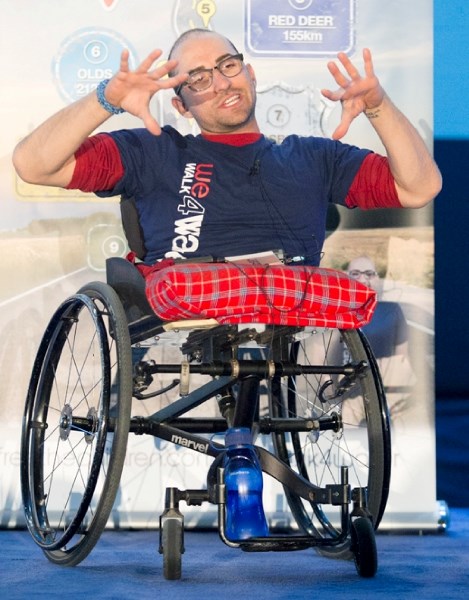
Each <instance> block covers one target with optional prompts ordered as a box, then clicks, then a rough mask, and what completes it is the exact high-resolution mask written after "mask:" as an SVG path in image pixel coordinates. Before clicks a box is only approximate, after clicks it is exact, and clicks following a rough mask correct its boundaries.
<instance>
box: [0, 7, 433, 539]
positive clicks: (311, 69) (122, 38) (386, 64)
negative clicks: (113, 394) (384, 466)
mask: <svg viewBox="0 0 469 600" xmlns="http://www.w3.org/2000/svg"><path fill="white" fill-rule="evenodd" d="M17 4H18V3H17V1H15V0H0V11H1V14H2V20H1V24H0V29H1V36H0V44H1V49H2V53H3V56H8V57H9V60H8V61H5V65H4V73H3V77H2V103H1V105H0V115H1V117H2V123H3V124H4V127H3V132H2V137H1V139H0V194H1V195H0V198H1V199H0V202H1V203H2V227H1V230H0V246H1V249H2V256H3V261H2V264H1V266H0V280H1V286H0V305H1V307H2V311H1V314H0V331H1V338H2V347H1V350H0V352H1V362H0V364H1V365H2V367H1V371H0V392H1V395H0V430H1V438H0V439H1V442H0V464H1V468H2V487H1V488H0V523H1V524H2V526H5V527H15V526H19V525H22V524H23V515H22V507H21V498H20V490H19V482H18V469H19V447H20V430H21V419H22V412H23V407H24V401H25V396H26V391H27V387H28V381H29V376H30V372H31V368H32V364H33V361H34V357H35V353H36V350H37V347H38V344H39V341H40V339H41V336H42V334H43V332H44V329H45V327H46V325H47V322H48V320H49V318H50V316H51V314H52V312H53V311H54V310H55V308H56V307H57V306H58V305H59V304H60V303H61V302H62V300H63V299H64V298H66V297H67V296H69V295H71V294H73V293H75V292H76V291H77V289H78V288H79V287H80V286H81V285H83V284H84V283H87V282H89V281H95V280H102V281H103V280H104V279H105V273H104V269H105V261H106V258H109V257H112V256H124V255H125V254H126V252H127V243H126V239H125V236H124V234H123V231H122V227H121V223H120V213H119V204H118V198H112V199H109V200H103V199H100V198H98V197H96V196H94V195H92V194H85V193H82V192H79V191H68V190H62V189H55V188H45V187H41V186H35V185H30V184H26V183H25V182H23V181H21V180H20V179H19V178H18V177H17V175H16V174H15V172H14V170H13V167H12V162H11V158H12V150H13V148H14V146H15V145H16V144H17V143H18V141H19V140H20V139H21V138H22V137H23V136H25V135H26V134H27V133H28V132H29V131H31V130H32V129H33V128H34V127H36V126H37V125H39V124H40V123H41V122H42V121H43V120H44V119H45V118H47V117H48V116H49V115H51V114H52V113H53V112H55V111H57V110H59V109H61V108H63V107H64V106H67V105H68V104H70V103H72V102H74V101H75V100H77V99H79V98H81V97H83V96H85V95H86V94H87V93H89V92H91V91H92V90H94V89H95V88H96V87H97V85H98V84H99V82H100V81H102V80H103V79H105V78H109V77H111V76H112V74H113V73H114V72H115V71H116V70H117V69H118V67H119V59H120V54H121V51H122V50H123V49H124V48H127V49H128V50H129V53H130V59H129V60H130V65H131V67H135V66H136V65H137V64H139V62H140V61H141V60H142V59H143V58H144V57H145V56H146V55H147V54H148V53H149V52H150V51H151V50H153V49H154V48H155V47H159V48H162V49H163V51H164V55H166V53H167V52H168V51H169V49H170V47H171V45H172V43H173V42H174V40H175V39H176V38H177V37H178V35H180V34H181V33H182V32H183V31H185V30H187V29H190V28H194V27H203V28H207V29H211V30H215V31H218V32H221V33H223V34H224V35H226V36H227V37H228V38H230V39H231V40H232V41H233V43H234V44H235V45H236V46H237V48H239V50H240V51H241V52H243V53H244V57H245V61H246V62H248V63H251V64H252V65H253V67H254V69H255V71H256V76H257V85H258V90H257V91H258V99H257V115H258V122H259V125H260V128H261V131H262V132H263V133H264V135H265V136H266V137H268V138H270V139H272V140H273V141H274V142H277V143H281V142H282V140H283V139H284V138H285V137H286V136H288V135H290V134H292V133H296V134H300V135H305V136H310V135H311V136H320V137H329V136H330V135H331V134H332V132H333V131H334V129H335V126H336V124H337V122H338V118H339V115H340V107H338V106H337V105H335V104H333V103H331V102H330V101H328V100H326V99H325V98H324V97H323V96H322V94H321V92H320V90H321V89H323V88H329V87H331V85H332V83H333V81H332V80H331V76H330V74H329V72H328V70H327V67H326V64H327V61H329V60H332V59H334V58H335V57H336V55H337V53H338V52H345V53H347V54H348V55H349V56H350V57H351V58H352V59H353V60H354V61H355V62H356V63H357V64H361V52H362V50H363V48H364V47H369V48H370V49H371V51H372V53H373V59H374V66H375V70H376V72H377V74H378V76H379V77H380V80H381V82H382V84H383V87H384V88H385V89H386V91H387V93H388V94H389V96H390V97H391V99H392V100H393V101H394V102H395V104H396V105H397V106H398V107H399V108H400V109H401V110H402V111H403V112H404V114H406V115H407V116H408V117H409V119H410V120H411V121H412V122H413V123H414V124H415V126H416V127H417V129H418V130H419V132H420V134H421V135H422V136H423V138H424V139H425V141H426V143H427V144H428V146H429V147H430V148H431V146H432V129H433V127H432V123H433V106H432V97H433V88H432V86H433V81H432V72H433V44H432V31H433V22H432V18H433V10H432V8H433V7H432V2H428V1H427V0H415V1H414V2H412V3H410V4H409V3H408V2H406V1H404V0H396V1H395V2H393V3H384V4H383V3H382V2H381V1H380V0H371V1H369V0H368V1H366V2H365V1H364V0H344V1H343V2H337V1H334V0H270V1H269V2H265V1H263V0H242V1H241V0H239V1H237V2H232V1H231V0H166V1H165V2H156V3H155V2H154V0H87V1H86V2H81V3H77V2H74V1H73V0H62V1H61V2H55V1H52V0H37V2H35V3H34V10H33V9H31V10H30V11H26V10H24V11H18V10H16V8H17ZM52 16H53V18H51V17H52ZM18 32H21V35H18ZM24 39H28V40H29V43H28V44H27V45H25V44H24V43H23V40H24ZM31 47H32V48H34V52H31V51H30V48H31ZM19 66H20V68H19ZM151 108H152V111H153V113H154V115H155V117H156V118H157V119H158V120H159V122H160V124H161V125H173V126H174V127H176V128H177V129H178V130H179V131H180V132H181V133H182V134H188V133H192V134H197V133H198V131H197V127H196V125H195V123H194V122H192V121H188V120H186V119H183V118H182V117H181V116H180V115H179V114H178V113H176V112H175V110H174V109H173V107H172V105H171V92H163V93H160V94H157V96H155V98H154V99H153V100H152V103H151ZM140 126H141V123H140V122H139V120H138V119H136V118H134V117H131V116H129V115H126V114H124V115H120V116H118V117H115V118H112V119H110V120H109V121H107V122H106V123H105V124H104V125H103V127H102V128H101V131H109V130H111V129H120V128H127V127H129V128H130V127H140ZM343 141H345V142H347V143H351V144H355V145H357V146H361V147H367V148H370V149H371V150H375V151H377V152H381V151H382V146H381V144H380V141H379V139H378V138H377V136H376V134H375V132H374V131H373V129H372V127H370V125H369V123H368V122H367V120H366V119H365V118H364V117H363V118H359V119H357V120H356V121H355V122H354V123H353V125H352V127H351V130H350V131H349V133H348V134H347V136H346V137H345V138H344V140H343ZM321 265H322V266H325V267H331V268H334V269H338V270H341V271H344V272H347V273H349V274H352V276H355V277H356V278H359V279H360V280H363V281H365V282H366V283H368V284H370V285H371V286H372V287H374V288H375V289H376V290H377V292H378V297H379V303H378V309H377V313H376V315H375V319H374V320H373V322H372V324H371V325H370V326H369V327H368V330H367V331H366V332H365V333H366V335H367V336H368V337H369V340H370V343H371V345H372V347H373V349H374V351H375V354H376V355H377V358H378V362H379V366H380V369H381V372H382V376H383V380H384V385H385V388H386V392H387V397H388V403H389V407H390V414H391V423H392V444H393V465H392V469H393V470H392V480H391V493H390V498H389V502H388V508H387V511H386V514H385V517H384V519H383V523H382V528H389V529H405V528H409V529H415V528H421V529H425V528H429V529H432V528H435V527H437V525H438V519H439V505H438V502H437V499H436V475H435V470H436V464H435V430H434V415H433V413H434V325H433V319H434V244H433V214H432V208H431V206H430V207H428V208H425V209H421V210H418V211H408V210H404V211H402V210H376V211H367V212H359V211H357V210H354V211H349V210H347V209H342V208H341V207H338V208H337V207H336V208H333V209H331V211H330V214H329V215H328V221H327V239H326V243H325V245H324V249H323V257H322V261H321ZM168 352H169V353H170V352H171V350H169V351H168ZM171 400H172V397H171V395H170V394H165V395H163V396H162V397H161V398H160V399H159V400H158V406H161V405H164V404H165V403H170V402H171ZM153 402H156V401H153ZM143 404H144V403H141V402H140V403H139V402H137V401H136V402H135V407H134V410H135V412H136V414H137V413H142V411H143V413H145V411H146V412H147V414H151V413H152V412H153V411H154V409H155V405H153V406H152V402H150V403H149V405H148V406H143ZM215 410H216V407H215V406H214V407H213V411H215ZM155 445H156V446H157V448H156V449H155ZM156 450H158V451H156ZM209 463H210V459H209V458H207V457H206V456H203V455H196V454H195V453H190V452H189V451H187V450H186V449H184V448H182V449H181V448H178V447H174V446H173V445H167V444H165V443H164V442H160V443H155V442H154V441H153V440H152V439H151V440H148V439H142V438H135V439H132V436H131V440H130V442H129V448H128V453H127V459H126V467H125V470H124V474H123V478H122V485H121V489H120V492H119V496H118V501H117V502H116V506H115V510H114V512H113V515H114V517H113V518H114V520H115V523H119V524H120V525H121V526H125V525H132V526H134V525H135V526H142V525H143V526H149V527H151V526H156V524H157V519H158V516H159V514H160V512H161V507H162V505H163V497H164V490H165V487H166V485H168V481H170V482H171V485H180V486H181V487H184V486H193V487H196V486H203V485H204V477H205V475H206V470H207V466H208V464H209ZM270 485H271V486H272V491H271V493H269V490H270V488H269V486H270ZM266 497H267V500H266V510H267V511H268V512H270V514H271V515H274V514H275V515H281V514H282V512H283V511H284V510H285V506H283V504H282V500H281V495H280V494H278V493H277V491H276V486H275V483H270V482H268V483H267V484H266ZM201 513H202V515H201ZM215 518H216V515H215V511H214V508H213V507H210V506H209V507H204V508H203V509H202V511H200V510H198V511H194V512H193V513H190V514H189V516H188V517H187V522H188V524H190V525H194V526H195V525H197V524H206V523H213V522H214V519H215Z"/></svg>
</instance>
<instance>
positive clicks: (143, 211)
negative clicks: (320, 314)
mask: <svg viewBox="0 0 469 600" xmlns="http://www.w3.org/2000/svg"><path fill="white" fill-rule="evenodd" d="M110 135H112V137H113V139H114V140H115V142H116V143H117V146H118V148H119V151H120V154H121V158H122V163H123V166H124V175H123V177H122V179H121V180H120V181H119V182H118V183H117V185H116V186H115V188H114V189H112V190H108V191H106V192H98V193H97V194H98V195H99V196H103V197H105V196H114V195H122V196H123V197H124V198H126V197H127V198H130V197H134V198H135V201H136V206H137V210H138V213H139V219H140V223H141V226H142V229H143V234H144V243H145V247H146V250H147V255H146V257H145V262H148V263H153V262H154V261H156V260H158V259H161V258H163V257H175V258H176V257H182V258H196V257H200V256H207V255H212V256H217V257H225V256H233V255H239V254H250V253H255V252H263V251H267V250H277V249H281V250H283V251H284V252H285V254H286V255H287V256H291V257H296V256H303V257H305V259H306V260H305V263H307V264H312V265H317V264H319V260H320V254H321V250H322V246H323V242H324V237H325V226H326V215H327V207H328V204H329V203H335V204H342V205H344V203H345V198H346V195H347V192H348V189H349V187H350V185H351V183H352V181H353V179H354V177H355V175H356V173H357V171H358V169H359V168H360V165H361V163H362V161H363V159H364V158H365V156H366V155H367V154H368V153H369V150H362V149H359V148H356V147H354V146H350V145H347V144H343V143H341V142H337V141H333V140H330V139H324V138H315V137H300V136H297V135H291V136H288V137H287V138H286V139H285V140H284V141H283V142H282V143H281V144H275V143H274V142H272V141H270V140H268V139H266V138H265V137H261V138H260V139H259V140H258V141H256V142H254V143H251V144H247V145H245V146H231V145H226V144H222V143H218V142H213V141H208V140H206V139H204V138H203V137H202V136H200V135H199V136H193V135H188V136H182V135H181V134H179V133H178V132H177V131H176V130H175V129H174V128H172V127H170V126H165V127H164V128H163V129H162V133H161V135H159V136H155V135H152V134H151V133H149V132H148V131H147V130H146V129H133V130H122V131H116V132H112V133H111V134H110Z"/></svg>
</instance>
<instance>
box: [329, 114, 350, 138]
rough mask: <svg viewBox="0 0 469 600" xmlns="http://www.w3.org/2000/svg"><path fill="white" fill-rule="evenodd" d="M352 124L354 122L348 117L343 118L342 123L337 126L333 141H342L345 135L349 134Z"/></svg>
mask: <svg viewBox="0 0 469 600" xmlns="http://www.w3.org/2000/svg"><path fill="white" fill-rule="evenodd" d="M351 122H352V121H351V119H349V118H347V117H342V120H341V121H340V123H339V125H337V127H336V129H335V131H334V133H333V134H332V139H333V140H340V139H342V138H343V137H344V135H345V134H346V133H347V132H348V130H349V127H350V123H351Z"/></svg>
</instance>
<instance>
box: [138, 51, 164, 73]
mask: <svg viewBox="0 0 469 600" xmlns="http://www.w3.org/2000/svg"><path fill="white" fill-rule="evenodd" d="M162 54H163V51H162V50H153V51H152V52H150V54H149V55H148V56H147V57H146V58H145V60H143V61H142V62H141V63H140V64H139V65H138V67H137V69H135V72H136V73H147V72H148V71H149V70H150V68H151V66H152V65H153V63H154V62H155V61H156V60H158V59H159V58H160V56H161V55H162Z"/></svg>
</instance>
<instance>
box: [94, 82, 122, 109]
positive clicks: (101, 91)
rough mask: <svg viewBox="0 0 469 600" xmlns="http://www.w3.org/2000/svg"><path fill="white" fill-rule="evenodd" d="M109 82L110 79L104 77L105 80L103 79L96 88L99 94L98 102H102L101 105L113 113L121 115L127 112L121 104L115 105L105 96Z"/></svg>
mask: <svg viewBox="0 0 469 600" xmlns="http://www.w3.org/2000/svg"><path fill="white" fill-rule="evenodd" d="M108 83H109V79H103V81H101V83H100V84H99V85H98V87H97V88H96V95H97V96H98V102H99V103H100V104H101V106H102V107H103V108H104V109H105V110H107V112H109V113H111V114H112V115H120V114H121V113H123V112H125V110H124V109H123V108H120V107H119V106H115V105H114V104H111V103H110V102H108V101H107V100H106V98H105V97H104V90H105V89H106V86H107V84H108Z"/></svg>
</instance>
